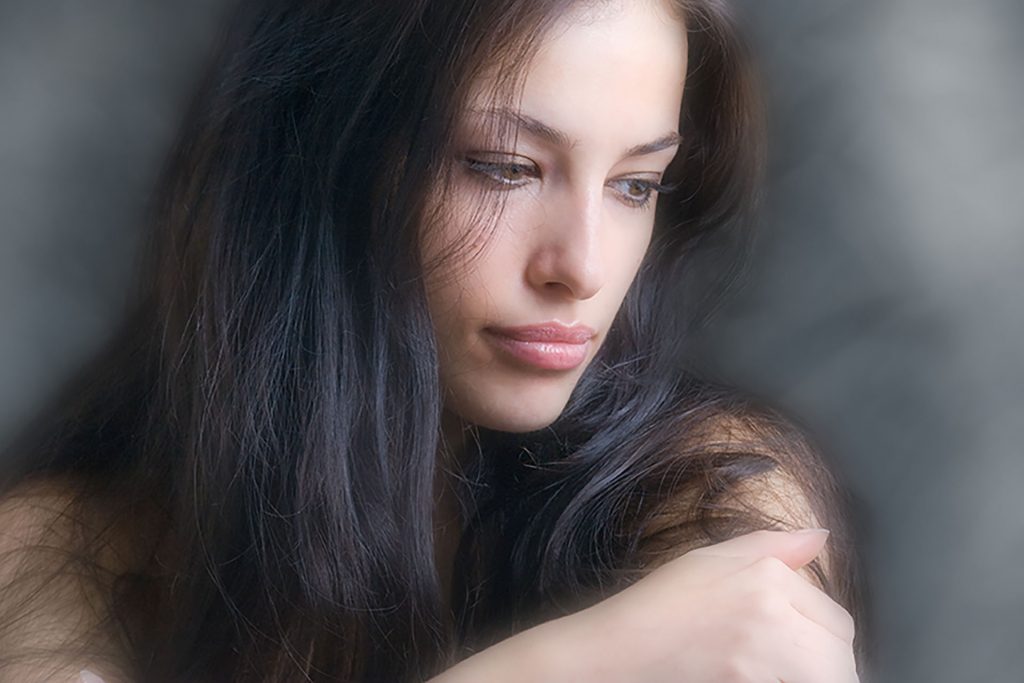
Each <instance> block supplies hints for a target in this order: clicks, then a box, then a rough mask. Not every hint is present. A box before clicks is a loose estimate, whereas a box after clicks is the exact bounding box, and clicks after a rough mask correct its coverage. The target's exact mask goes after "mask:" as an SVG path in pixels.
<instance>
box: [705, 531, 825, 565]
mask: <svg viewBox="0 0 1024 683" xmlns="http://www.w3.org/2000/svg"><path fill="white" fill-rule="evenodd" d="M828 535H829V530H828V529H800V530H798V531H771V530H767V529H763V530H760V531H754V532H751V533H749V534H743V535H742V536H736V537H735V538H730V539H729V540H727V541H722V542H721V543H716V544H714V545H709V546H705V547H703V548H698V549H696V550H693V551H691V552H692V553H694V554H701V555H710V556H713V557H745V558H749V559H751V560H756V559H759V558H761V557H766V556H769V555H770V556H772V557H777V558H779V559H780V560H782V561H783V562H785V563H786V564H787V565H788V566H789V568H790V569H793V570H797V569H800V568H801V567H803V566H804V565H805V564H807V563H808V562H810V561H811V560H813V559H814V558H815V557H816V556H817V555H818V553H820V552H821V549H822V548H824V547H825V541H826V540H827V539H828Z"/></svg>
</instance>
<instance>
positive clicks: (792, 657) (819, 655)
mask: <svg viewBox="0 0 1024 683" xmlns="http://www.w3.org/2000/svg"><path fill="white" fill-rule="evenodd" d="M793 617H794V619H793V620H792V623H791V624H790V625H789V626H788V627H787V628H788V631H789V640H788V643H789V644H790V647H789V648H788V650H787V651H785V652H783V653H781V655H782V656H781V658H780V661H779V663H778V664H777V665H776V666H778V667H779V668H778V676H779V677H780V678H781V680H783V681H786V683H823V682H824V681H829V682H830V683H831V682H832V681H836V683H853V682H854V681H858V680H859V678H858V675H857V660H856V657H855V656H854V653H853V648H852V647H851V646H850V644H849V643H846V642H844V641H842V640H840V639H839V638H836V637H835V635H833V634H832V633H830V632H829V631H827V630H826V629H824V628H822V627H821V626H819V625H817V624H815V623H812V622H810V621H808V620H806V619H804V618H803V617H802V616H801V615H799V614H797V613H796V612H794V614H793Z"/></svg>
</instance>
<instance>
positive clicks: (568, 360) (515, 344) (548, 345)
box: [484, 330, 590, 370]
mask: <svg viewBox="0 0 1024 683" xmlns="http://www.w3.org/2000/svg"><path fill="white" fill-rule="evenodd" d="M484 331H485V332H487V337H488V338H489V339H490V340H491V341H492V342H493V343H494V345H495V346H497V347H498V348H499V349H501V350H502V351H504V352H505V353H507V354H509V355H510V356H512V357H513V358H515V359H516V360H519V361H522V362H523V363H526V364H528V365H532V366H533V367H535V368H540V369H542V370H572V369H573V368H575V367H578V366H579V365H580V363H582V362H583V361H584V360H585V359H586V357H587V351H588V350H589V349H590V341H589V340H588V341H585V342H583V343H582V344H570V343H566V342H535V341H520V340H519V339H512V338H511V337H506V336H505V335H502V334H498V333H497V332H493V331H491V330H484Z"/></svg>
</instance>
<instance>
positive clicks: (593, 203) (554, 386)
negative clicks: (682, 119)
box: [423, 0, 686, 432]
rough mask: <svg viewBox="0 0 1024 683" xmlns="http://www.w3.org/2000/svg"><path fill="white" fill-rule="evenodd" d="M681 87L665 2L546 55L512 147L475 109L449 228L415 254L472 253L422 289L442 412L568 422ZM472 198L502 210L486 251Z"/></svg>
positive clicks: (574, 31)
mask: <svg viewBox="0 0 1024 683" xmlns="http://www.w3.org/2000/svg"><path fill="white" fill-rule="evenodd" d="M685 73H686V37H685V31H684V28H683V26H682V24H681V23H680V22H679V21H678V20H676V19H674V18H672V17H671V16H670V15H669V14H668V12H667V10H666V9H664V8H663V7H662V6H661V3H658V2H653V1H652V2H636V1H627V2H623V1H621V0H619V1H616V2H611V3H608V4H607V6H602V12H601V14H600V15H599V16H587V17H585V18H584V17H582V16H579V15H572V16H567V17H565V18H563V19H562V21H561V22H560V23H559V24H557V25H556V26H555V27H554V29H553V30H552V31H551V32H550V33H549V34H548V35H547V36H546V38H545V39H544V40H543V41H542V43H541V48H540V51H539V53H538V54H537V55H536V58H535V60H534V61H532V62H531V64H530V67H529V70H528V71H527V73H526V80H525V85H524V90H523V94H522V99H521V101H520V103H519V106H518V108H517V109H516V112H515V114H516V115H517V116H518V117H519V118H518V121H519V133H518V139H517V140H516V141H515V143H514V144H513V143H512V142H511V141H509V142H506V143H502V142H499V141H497V140H494V139H488V138H487V137H486V136H485V135H484V133H483V131H482V127H483V126H484V124H487V123H488V119H487V117H491V116H503V114H500V113H494V112H488V111H486V110H487V109H488V107H486V106H484V105H481V106H471V108H470V112H469V113H467V118H466V119H465V120H463V121H461V122H460V128H461V130H460V133H459V138H458V140H457V146H456V150H457V154H458V159H457V163H456V164H455V170H454V173H455V176H454V178H453V183H452V186H451V190H452V191H451V194H450V195H446V204H445V206H444V210H445V212H446V215H447V218H446V219H445V220H444V221H441V223H442V224H440V225H435V226H433V229H432V230H431V231H430V232H429V233H428V235H427V238H426V239H425V242H424V247H423V249H424V257H425V259H426V260H427V261H428V262H429V261H430V259H431V258H432V257H435V256H437V255H438V254H439V253H441V252H444V251H445V250H446V249H448V248H450V247H451V245H452V244H453V243H454V244H457V245H461V246H465V244H466V243H467V242H470V243H472V245H473V246H479V247H480V251H479V253H478V254H477V255H475V258H473V259H462V260H459V261H454V262H452V265H450V266H448V268H447V270H445V271H443V272H438V273H433V274H432V275H431V277H429V278H428V282H427V296H428V303H429V307H430V312H431V316H432V319H433V323H434V328H435V333H436V339H437V343H438V350H439V360H440V372H441V382H442V385H443V387H444V390H445V410H446V411H448V412H449V413H451V414H454V415H455V416H457V417H460V418H462V419H463V420H465V421H467V422H469V423H471V424H476V425H480V426H484V427H487V428H490V429H497V430H502V431H510V432H522V431H531V430H535V429H540V428H542V427H545V426H547V425H549V424H550V423H552V422H553V421H554V420H555V419H556V418H557V417H558V415H559V414H560V413H561V412H562V410H563V409H564V407H565V405H566V403H567V402H568V399H569V396H570V394H571V393H572V390H573V388H574V387H575V386H576V383H577V381H578V380H579V378H580V376H581V375H582V373H583V371H584V370H585V369H586V366H587V365H588V364H589V363H590V362H591V360H592V359H593V358H594V356H595V354H596V353H597V352H598V349H599V348H600V346H601V344H602V343H603V342H604V339H605V338H606V336H607V333H608V329H609V327H610V326H611V324H612V321H613V319H614V318H615V316H616V313H617V311H618V310H619V307H620V305H621V303H622V301H623V298H624V297H625V294H626V291H627V289H628V288H629V286H630V283H631V282H632V281H633V278H634V276H635V275H636V273H637V270H638V268H639V266H640V263H641V260H642V259H643V256H644V252H645V251H646V249H647V246H648V244H649V243H650V239H651V234H652V229H653V225H654V209H655V204H656V202H657V193H656V192H655V191H653V190H652V189H651V186H652V184H656V183H657V182H658V181H659V180H661V178H662V174H663V173H664V171H665V168H666V167H667V166H668V164H669V162H670V161H671V160H672V158H673V157H674V156H675V154H676V151H677V148H678V139H677V135H678V125H679V114H680V104H681V101H682V95H683V81H684V76H685ZM480 85H484V84H483V83H481V84H480ZM477 90H478V91H484V90H485V89H484V88H477ZM471 101H472V102H482V100H481V99H472V100H471ZM504 116H508V114H504ZM481 192H483V193H484V195H483V196H484V197H488V198H497V197H499V195H500V198H501V199H503V200H504V202H505V204H504V209H503V211H502V212H501V214H500V215H499V216H498V221H497V224H496V225H497V228H496V231H495V232H493V233H489V234H487V235H486V236H485V235H483V234H480V230H479V225H475V224H474V221H478V219H479V217H480V214H479V213H478V212H477V210H478V209H479V208H480V206H481V205H480V203H479V202H480V201H481V199H480V197H481V194H480V193H481ZM487 201H488V202H489V201H490V199H488V200H487ZM471 251H473V250H471ZM523 327H525V328H526V329H521V330H519V331H513V330H509V329H508V328H523ZM530 328H533V329H530ZM509 335H512V336H509ZM591 335H592V336H591Z"/></svg>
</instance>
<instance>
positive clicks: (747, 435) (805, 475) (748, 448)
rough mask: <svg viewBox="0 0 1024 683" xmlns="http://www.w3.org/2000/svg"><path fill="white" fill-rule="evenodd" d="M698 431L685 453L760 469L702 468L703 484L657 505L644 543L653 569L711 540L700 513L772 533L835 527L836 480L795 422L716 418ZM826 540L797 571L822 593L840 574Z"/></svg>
mask: <svg viewBox="0 0 1024 683" xmlns="http://www.w3.org/2000/svg"><path fill="white" fill-rule="evenodd" d="M699 431H700V433H698V434H692V435H690V438H689V445H688V448H689V449H691V450H693V451H694V452H699V453H701V454H703V455H707V456H713V455H715V454H743V455H750V456H753V457H755V458H758V460H756V462H758V463H759V468H760V471H757V472H753V473H750V472H747V473H745V474H743V476H736V475H735V474H734V473H731V474H728V475H723V474H720V473H719V472H718V471H717V470H715V469H714V468H713V467H711V466H708V469H707V471H706V474H705V476H704V477H703V478H702V479H698V480H697V481H696V482H694V483H693V484H691V485H690V486H687V487H685V488H682V489H680V490H679V491H678V492H677V493H676V494H675V495H673V496H672V497H671V498H670V499H668V500H667V501H666V502H665V503H664V504H663V505H661V506H660V508H659V509H658V510H657V511H656V514H655V515H654V516H653V517H652V521H651V523H650V525H649V527H648V531H647V534H646V538H645V549H646V550H647V552H648V553H649V554H650V556H651V558H652V560H653V562H654V563H655V564H661V563H663V562H664V561H667V560H668V559H671V557H674V556H678V555H680V554H683V553H685V552H687V551H689V550H692V549H694V548H697V547H701V546H703V545H708V544H710V543H712V542H713V541H712V540H710V539H709V538H707V537H706V536H705V535H704V534H703V533H702V529H703V527H702V526H701V524H700V523H699V522H698V521H697V520H698V519H700V518H701V517H702V516H703V518H705V519H714V518H723V517H737V516H742V517H743V518H745V519H747V520H752V521H753V523H754V524H755V525H756V526H757V528H770V529H785V530H792V529H801V528H808V527H826V528H830V527H832V526H833V523H834V522H835V514H836V511H835V509H834V506H833V502H834V501H833V497H834V495H835V493H836V491H837V482H836V480H835V478H834V476H833V473H832V472H830V470H829V469H828V468H827V466H826V464H825V462H824V460H823V458H822V457H821V455H820V453H819V452H818V451H817V449H816V448H815V447H814V445H813V444H812V443H811V441H810V440H809V438H808V437H807V435H806V434H805V433H804V432H803V431H802V430H801V429H800V428H799V427H798V426H797V425H795V424H794V423H792V422H790V421H788V420H786V419H785V418H783V417H782V416H780V415H778V414H776V413H772V412H750V413H739V414H723V415H719V416H716V417H715V418H714V419H712V420H709V421H707V422H706V423H704V424H703V425H702V427H701V429H700V430H699ZM709 461H710V459H709ZM737 461H738V460H737ZM831 542H832V541H831V540H830V541H829V542H827V543H826V545H825V548H824V549H823V550H822V552H821V553H820V554H819V555H818V558H817V560H816V561H815V563H812V565H807V566H805V567H804V568H802V569H801V570H800V571H799V573H800V574H801V575H802V576H804V577H805V578H807V580H808V581H810V582H811V583H812V584H814V585H815V586H817V587H818V588H823V589H824V588H825V587H826V585H825V584H826V582H831V579H832V578H834V577H835V575H836V573H837V572H838V571H840V570H839V568H838V567H837V564H836V562H835V561H834V558H833V552H832V549H831V547H830V544H831ZM815 565H816V567H815ZM816 568H817V569H818V571H820V572H821V573H822V575H823V576H824V578H825V579H826V581H825V582H823V580H822V576H819V575H818V573H817V572H816V571H815V569H816Z"/></svg>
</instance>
